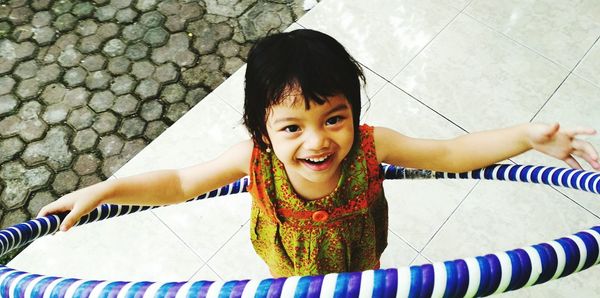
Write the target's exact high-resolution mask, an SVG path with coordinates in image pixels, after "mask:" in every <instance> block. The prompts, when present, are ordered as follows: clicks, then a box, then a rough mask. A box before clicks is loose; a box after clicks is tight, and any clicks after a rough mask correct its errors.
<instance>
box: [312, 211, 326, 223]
mask: <svg viewBox="0 0 600 298" xmlns="http://www.w3.org/2000/svg"><path fill="white" fill-rule="evenodd" d="M312 219H313V220H314V221H318V222H325V221H327V219H329V214H328V213H327V212H326V211H323V210H321V211H316V212H315V213H313V215H312Z"/></svg>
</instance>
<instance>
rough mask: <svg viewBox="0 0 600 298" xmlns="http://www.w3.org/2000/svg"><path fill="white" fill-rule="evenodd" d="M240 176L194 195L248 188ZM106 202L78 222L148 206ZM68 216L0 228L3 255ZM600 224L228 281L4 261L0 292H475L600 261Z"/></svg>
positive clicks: (526, 175)
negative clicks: (84, 273)
mask: <svg viewBox="0 0 600 298" xmlns="http://www.w3.org/2000/svg"><path fill="white" fill-rule="evenodd" d="M381 168H382V170H383V172H384V175H385V178H386V179H417V178H436V179H444V178H446V179H448V178H450V179H457V178H459V179H486V180H506V181H516V182H528V183H539V184H546V185H554V186H563V187H568V188H573V189H579V190H582V191H587V192H592V193H596V194H600V173H597V172H589V171H583V170H574V169H564V168H555V167H543V166H529V165H492V166H489V167H486V168H483V169H479V170H475V171H471V172H466V173H459V174H454V173H440V172H437V173H434V172H431V171H426V170H412V169H404V168H400V167H396V166H392V165H382V166H381ZM248 181H249V180H248V178H247V177H245V178H242V179H240V180H239V181H236V182H234V183H232V184H229V185H226V186H224V187H221V188H219V189H216V190H213V191H211V192H209V193H206V194H203V195H201V196H199V197H197V198H195V199H194V200H200V199H205V198H211V197H216V196H225V195H229V194H234V193H241V192H246V188H247V186H248ZM150 208H151V207H140V206H117V205H102V206H100V207H98V208H97V209H96V210H94V211H93V212H91V213H90V214H88V215H86V216H84V217H83V218H81V220H80V221H79V222H78V223H77V225H82V224H86V223H89V222H94V221H99V220H103V219H106V218H110V217H116V216H121V215H125V214H129V213H133V212H138V211H142V210H147V209H150ZM65 216H66V213H65V214H60V215H50V216H47V217H43V218H37V219H33V220H30V221H27V222H25V223H21V224H18V225H15V226H12V227H9V228H7V229H4V230H1V231H0V255H4V254H5V253H7V252H9V251H10V250H12V249H15V248H17V247H20V246H22V245H24V244H27V243H29V242H31V241H33V240H35V239H37V238H39V237H42V236H45V235H48V234H52V233H55V232H56V231H58V228H59V226H60V223H61V221H62V220H63V219H64V217H65ZM599 245H600V226H596V227H592V228H590V229H588V230H584V231H580V232H578V233H575V234H573V235H570V236H566V237H562V238H560V239H556V240H554V241H549V242H546V243H540V244H536V245H532V246H528V247H524V248H518V249H513V250H509V251H505V252H502V253H496V254H487V255H484V256H478V257H473V258H467V259H458V260H453V261H446V262H439V263H434V264H425V265H420V266H411V267H404V268H390V269H381V270H368V271H363V272H352V273H332V274H327V275H320V276H294V277H288V278H277V279H273V278H268V279H263V280H235V281H228V282H214V281H194V282H192V281H190V282H149V281H138V282H126V281H102V280H81V279H75V278H64V277H53V276H44V275H39V274H34V273H27V272H23V271H18V270H15V269H11V268H8V267H6V266H2V265H0V297H464V296H467V297H473V296H487V295H491V294H495V293H501V292H506V291H512V290H516V289H520V288H523V287H528V286H532V285H537V284H541V283H544V282H547V281H549V280H552V279H557V278H560V277H564V276H567V275H570V274H572V273H575V272H578V271H581V270H584V269H587V268H589V267H591V266H593V265H596V264H598V262H599V261H600V254H599Z"/></svg>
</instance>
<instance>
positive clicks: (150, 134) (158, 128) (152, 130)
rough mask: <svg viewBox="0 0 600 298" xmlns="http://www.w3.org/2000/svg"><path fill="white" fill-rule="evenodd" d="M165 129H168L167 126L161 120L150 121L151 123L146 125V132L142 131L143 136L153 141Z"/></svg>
mask: <svg viewBox="0 0 600 298" xmlns="http://www.w3.org/2000/svg"><path fill="white" fill-rule="evenodd" d="M167 128H169V126H168V125H167V124H166V123H165V122H163V121H161V120H156V121H152V122H150V123H148V125H147V126H146V130H145V131H144V136H145V137H146V138H148V139H150V140H154V139H156V138H157V137H158V136H159V135H160V134H161V133H163V132H164V131H165V130H167Z"/></svg>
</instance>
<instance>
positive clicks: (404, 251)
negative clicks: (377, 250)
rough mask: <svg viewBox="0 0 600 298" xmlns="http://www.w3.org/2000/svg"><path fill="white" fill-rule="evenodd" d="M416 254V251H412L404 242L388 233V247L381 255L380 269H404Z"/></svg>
mask: <svg viewBox="0 0 600 298" xmlns="http://www.w3.org/2000/svg"><path fill="white" fill-rule="evenodd" d="M417 254H418V253H417V251H415V250H414V249H412V248H411V247H410V246H409V245H408V244H407V243H406V242H404V240H402V239H400V238H399V237H398V236H396V235H394V234H393V233H391V232H389V233H388V246H387V248H386V249H385V251H383V254H382V255H381V267H380V268H381V269H386V268H399V267H406V266H408V265H410V263H411V261H412V260H413V259H414V258H415V256H416V255H417Z"/></svg>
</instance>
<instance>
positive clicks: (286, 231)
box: [249, 125, 388, 276]
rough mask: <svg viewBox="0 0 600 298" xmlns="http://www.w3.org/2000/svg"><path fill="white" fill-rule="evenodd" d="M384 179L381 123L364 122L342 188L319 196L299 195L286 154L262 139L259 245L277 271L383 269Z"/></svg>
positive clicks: (254, 228)
mask: <svg viewBox="0 0 600 298" xmlns="http://www.w3.org/2000/svg"><path fill="white" fill-rule="evenodd" d="M382 183H383V176H382V173H381V172H380V169H379V164H378V162H377V156H376V153H375V145H374V141H373V128H372V127H370V126H367V125H361V126H360V133H359V140H358V142H355V143H354V146H353V148H352V149H351V150H350V153H349V154H348V156H347V157H346V158H345V159H344V161H343V162H342V174H341V177H340V181H339V182H338V186H337V187H336V190H334V192H333V193H331V194H330V195H328V196H326V197H323V198H320V199H317V200H304V199H301V198H299V197H298V195H297V194H296V193H295V192H294V190H293V188H292V186H291V184H290V182H289V179H288V177H287V174H286V172H285V169H284V166H283V164H282V163H281V161H279V159H278V158H277V157H276V156H275V154H273V153H269V152H265V151H262V150H260V149H259V148H258V147H256V146H255V148H254V150H253V153H252V161H251V170H250V187H249V192H250V193H251V195H252V212H251V225H250V237H251V240H252V245H253V246H254V249H255V250H256V252H257V254H258V255H259V256H260V257H261V258H262V259H263V260H264V261H265V262H266V263H267V265H268V266H269V268H270V269H271V272H272V273H273V274H274V275H275V276H294V275H320V274H327V273H332V272H351V271H364V270H369V269H376V268H378V266H379V258H380V256H381V253H382V252H383V250H384V249H385V247H386V246H387V230H388V206H387V201H386V199H385V197H384V194H383V187H382Z"/></svg>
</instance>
